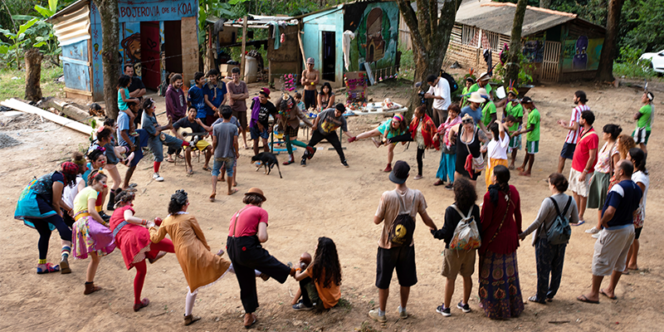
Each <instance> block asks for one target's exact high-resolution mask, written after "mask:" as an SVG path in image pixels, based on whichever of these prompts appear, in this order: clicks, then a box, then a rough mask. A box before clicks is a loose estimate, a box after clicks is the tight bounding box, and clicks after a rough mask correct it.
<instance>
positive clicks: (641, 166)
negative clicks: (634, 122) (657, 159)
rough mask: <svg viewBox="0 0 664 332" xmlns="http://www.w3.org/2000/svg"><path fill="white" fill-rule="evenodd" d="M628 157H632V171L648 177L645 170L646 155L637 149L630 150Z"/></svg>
mask: <svg viewBox="0 0 664 332" xmlns="http://www.w3.org/2000/svg"><path fill="white" fill-rule="evenodd" d="M629 156H630V157H632V160H633V161H634V169H635V170H637V171H641V172H643V174H645V175H648V170H647V169H646V154H645V153H644V152H643V150H641V149H639V148H631V149H629Z"/></svg>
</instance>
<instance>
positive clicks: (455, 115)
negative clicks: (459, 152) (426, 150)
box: [433, 104, 461, 190]
mask: <svg viewBox="0 0 664 332" xmlns="http://www.w3.org/2000/svg"><path fill="white" fill-rule="evenodd" d="M447 111H448V113H447V114H448V116H447V119H446V120H445V123H442V124H441V125H440V126H438V130H437V131H436V134H435V135H433V140H434V141H440V138H442V139H443V142H442V144H440V149H441V150H442V153H441V155H440V164H439V165H438V172H437V173H436V178H437V179H438V180H437V181H436V182H434V184H433V185H434V186H440V185H443V184H445V181H448V183H447V185H445V189H448V190H451V189H452V188H453V186H454V184H453V183H454V164H456V151H455V150H456V149H455V147H454V144H452V142H451V141H450V140H449V133H450V130H451V129H452V127H456V126H458V125H459V124H460V123H461V117H459V113H460V112H461V110H460V109H459V105H457V104H452V105H450V107H449V108H448V110H447Z"/></svg>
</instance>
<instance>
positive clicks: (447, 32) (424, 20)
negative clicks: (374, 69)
mask: <svg viewBox="0 0 664 332" xmlns="http://www.w3.org/2000/svg"><path fill="white" fill-rule="evenodd" d="M410 3H411V2H410V1H409V0H397V4H398V5H399V10H400V11H401V14H402V15H403V18H404V21H405V22H406V25H408V28H409V30H410V38H411V40H412V44H413V56H414V62H415V75H414V78H413V80H414V81H415V82H422V86H421V87H420V89H422V90H424V91H425V92H426V91H427V90H428V89H429V87H428V85H427V83H426V78H427V76H429V75H436V76H438V74H439V73H440V69H441V67H442V65H443V60H444V59H445V55H446V54H447V46H448V45H449V43H450V36H451V33H452V28H453V27H454V20H455V18H456V13H457V10H458V9H459V6H460V5H461V0H451V1H445V3H444V5H443V7H442V8H441V10H440V11H438V1H436V0H417V13H415V11H414V10H413V8H412V7H411V6H410ZM417 93H418V89H413V92H412V94H411V98H410V103H409V105H408V112H407V113H406V117H409V116H410V115H411V114H412V112H413V110H414V109H415V108H416V107H417V106H419V105H421V100H420V97H419V96H418V95H417ZM429 104H430V103H429ZM428 109H429V108H428ZM427 113H430V110H429V111H427Z"/></svg>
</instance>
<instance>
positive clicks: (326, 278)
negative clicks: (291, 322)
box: [293, 237, 341, 310]
mask: <svg viewBox="0 0 664 332" xmlns="http://www.w3.org/2000/svg"><path fill="white" fill-rule="evenodd" d="M308 255H309V254H307V253H304V254H303V255H302V256H301V257H300V262H301V263H306V258H307V256H308ZM309 258H310V257H309ZM300 266H302V265H300ZM294 278H295V280H297V281H299V282H300V292H301V293H302V300H300V301H299V302H298V303H296V304H294V305H293V309H294V310H311V309H313V308H314V307H316V308H317V309H330V308H332V307H334V306H336V305H337V303H339V299H340V298H341V289H340V287H339V286H340V285H341V264H339V256H338V255H337V246H336V245H335V244H334V241H332V239H330V238H327V237H319V238H318V245H316V253H315V254H314V260H313V263H312V264H311V265H308V266H307V267H306V269H302V270H301V271H298V272H295V276H294Z"/></svg>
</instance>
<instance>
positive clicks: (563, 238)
mask: <svg viewBox="0 0 664 332" xmlns="http://www.w3.org/2000/svg"><path fill="white" fill-rule="evenodd" d="M549 199H551V202H553V206H554V207H555V208H556V219H555V220H554V221H553V224H551V227H549V229H548V230H547V231H546V239H547V241H549V243H551V244H566V243H567V242H569V238H570V237H571V236H572V227H570V226H569V219H568V218H567V217H565V215H567V210H568V209H569V206H570V204H571V203H572V197H570V198H569V199H568V200H567V205H565V210H564V211H563V213H562V214H560V209H559V208H558V204H557V203H556V200H555V199H553V197H549Z"/></svg>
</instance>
